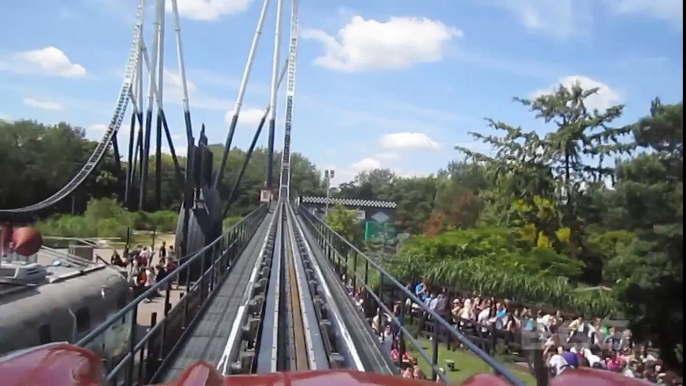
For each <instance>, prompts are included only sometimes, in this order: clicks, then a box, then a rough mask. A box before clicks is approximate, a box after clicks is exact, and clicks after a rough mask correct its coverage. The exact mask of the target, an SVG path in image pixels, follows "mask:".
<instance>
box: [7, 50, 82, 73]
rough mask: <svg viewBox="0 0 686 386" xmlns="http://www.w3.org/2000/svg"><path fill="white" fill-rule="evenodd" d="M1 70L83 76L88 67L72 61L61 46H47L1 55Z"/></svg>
mask: <svg viewBox="0 0 686 386" xmlns="http://www.w3.org/2000/svg"><path fill="white" fill-rule="evenodd" d="M0 70H4V71H9V72H13V73H18V74H40V75H51V76H62V77H67V78H81V77H84V76H86V69H85V68H84V67H83V66H82V65H80V64H76V63H72V62H71V60H69V58H68V57H67V55H66V54H65V53H64V52H62V50H60V49H59V48H55V47H52V46H50V47H46V48H41V49H39V50H32V51H23V52H17V53H14V54H11V55H9V56H7V57H5V58H2V57H0Z"/></svg>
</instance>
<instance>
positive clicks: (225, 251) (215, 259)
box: [76, 204, 267, 385]
mask: <svg viewBox="0 0 686 386" xmlns="http://www.w3.org/2000/svg"><path fill="white" fill-rule="evenodd" d="M266 213H267V206H266V205H264V204H263V205H260V206H259V207H258V208H257V209H255V210H254V211H252V212H251V213H250V214H248V215H247V216H245V217H244V218H243V219H241V221H239V222H238V223H236V224H234V225H233V226H231V227H230V228H229V229H228V230H226V231H225V232H224V233H223V234H222V235H221V236H219V237H218V238H217V239H215V240H214V241H212V242H211V243H209V244H208V245H207V246H205V247H203V248H202V249H200V250H199V251H197V252H195V253H193V254H192V255H190V257H189V258H188V259H187V260H186V261H185V262H184V263H183V264H181V265H180V266H179V267H177V268H176V269H175V270H174V271H172V272H170V273H169V274H168V275H167V276H166V277H165V278H164V279H162V280H160V281H159V282H157V283H156V284H155V285H153V286H151V287H150V288H147V289H146V290H145V291H144V292H143V293H141V294H140V295H138V296H137V297H136V298H135V299H134V300H133V301H131V302H130V303H129V304H127V305H126V306H124V307H123V308H122V309H120V310H119V311H118V312H116V313H115V314H113V315H112V316H110V317H109V318H108V319H107V320H106V321H105V322H103V323H102V324H100V325H99V326H98V327H96V328H95V329H93V330H92V331H90V332H89V333H88V334H87V335H86V336H84V337H83V338H81V339H80V340H79V341H78V342H76V345H77V346H81V347H84V346H88V345H90V344H92V343H93V342H94V341H95V340H96V339H98V338H99V337H100V336H102V335H103V334H104V333H106V332H107V331H109V329H111V328H113V327H116V326H117V325H118V324H121V321H122V320H124V318H126V319H128V318H129V315H130V318H131V320H127V321H126V324H128V325H129V326H130V327H131V329H130V333H129V336H128V348H127V349H126V350H125V351H124V352H125V353H126V355H125V356H124V357H123V358H120V359H118V360H117V361H116V362H115V363H112V365H113V366H114V368H111V369H110V371H109V373H108V376H107V381H108V382H111V383H116V380H117V377H118V376H120V374H119V373H120V372H121V371H122V370H124V369H128V372H127V373H126V376H127V377H126V379H125V381H126V382H125V384H126V385H131V384H133V372H134V364H135V361H136V358H135V357H136V356H137V354H138V353H140V356H141V358H140V359H138V365H139V366H143V362H148V359H151V360H152V361H153V362H154V361H156V360H158V355H159V353H157V354H156V353H155V352H154V351H155V350H152V351H153V352H151V349H150V347H149V346H150V344H153V342H150V340H151V339H152V337H153V336H155V334H161V336H162V338H161V343H160V344H161V346H162V348H160V349H159V351H161V352H162V353H163V355H162V356H163V357H162V358H161V360H162V361H164V360H165V359H166V357H164V352H165V351H169V352H168V354H167V355H171V354H173V351H174V350H175V348H176V346H177V345H178V341H180V339H177V338H178V337H176V338H172V339H171V340H168V339H165V337H166V338H169V337H168V336H167V335H168V328H167V318H166V316H167V315H168V314H170V313H172V312H174V311H176V310H178V309H179V307H182V308H183V309H182V311H183V312H182V315H183V317H182V326H183V328H182V330H183V331H186V330H187V328H189V327H191V326H192V323H193V322H194V321H195V320H196V319H197V315H198V313H197V312H195V311H197V309H196V308H197V307H196V306H192V307H193V309H189V308H190V306H189V302H191V300H189V298H194V299H195V300H197V296H196V295H198V294H199V298H200V304H198V305H197V306H198V307H200V308H202V306H203V305H204V304H206V302H205V300H207V299H209V297H210V296H211V294H212V293H213V292H214V290H215V289H216V288H217V287H216V284H218V283H219V282H220V280H222V278H223V277H224V275H223V274H225V273H226V272H227V271H224V268H223V267H224V266H226V267H227V269H228V267H229V266H233V261H230V262H227V261H226V260H228V259H230V258H229V257H228V256H229V255H231V254H232V253H233V254H234V256H233V257H234V258H237V256H238V255H239V254H240V251H242V249H243V248H244V247H245V245H247V243H248V242H249V240H250V238H251V237H252V235H253V234H254V232H255V231H256V230H257V229H258V227H259V225H260V223H261V222H262V221H261V220H262V219H263V218H264V216H265V215H266ZM224 240H226V241H227V242H226V243H224ZM208 251H211V252H212V261H211V263H207V255H206V253H205V252H208ZM223 263H226V264H223ZM198 265H201V266H202V268H200V270H201V275H200V277H199V278H198V279H197V280H196V282H195V283H192V284H191V281H190V279H187V280H186V294H185V295H186V296H183V297H182V298H181V301H180V302H179V303H177V304H175V305H174V306H173V307H172V306H171V304H170V288H171V283H172V281H173V280H175V279H176V278H177V277H178V276H179V274H180V273H181V272H183V271H184V270H186V272H187V275H190V272H191V269H192V266H196V267H197V266H198ZM217 273H219V275H218V274H217ZM218 276H219V277H218ZM158 291H163V292H166V294H165V302H164V304H165V307H164V308H165V310H164V316H163V318H162V319H161V320H159V321H158V320H157V318H156V313H154V314H153V320H154V321H152V322H151V325H150V326H149V327H150V328H149V329H148V330H147V331H146V332H145V333H144V334H143V336H141V337H140V338H139V339H136V338H137V337H136V335H137V334H136V331H135V330H136V327H137V325H138V320H137V317H138V305H139V304H140V303H142V302H143V301H144V300H145V299H148V298H150V296H152V295H153V294H156V293H158ZM189 314H190V315H191V317H190V318H188V319H190V320H187V316H188V315H189ZM174 315H178V314H177V313H174ZM176 320H177V321H178V319H176ZM173 325H174V324H172V326H173ZM182 337H183V332H182ZM145 346H148V350H145V352H147V353H148V355H147V358H144V355H143V354H144V350H143V349H144V348H145ZM169 347H171V350H168V348H169ZM146 364H149V363H146ZM139 374H142V367H140V368H139ZM153 374H156V373H155V372H153ZM145 375H146V377H150V376H151V375H152V374H149V373H148V372H147V371H146V373H145ZM139 376H140V375H139ZM149 380H150V379H145V381H149ZM139 381H141V379H139Z"/></svg>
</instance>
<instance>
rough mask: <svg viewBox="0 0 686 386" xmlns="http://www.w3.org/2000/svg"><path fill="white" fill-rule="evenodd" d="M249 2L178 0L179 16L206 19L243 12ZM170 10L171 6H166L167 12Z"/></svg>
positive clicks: (235, 0)
mask: <svg viewBox="0 0 686 386" xmlns="http://www.w3.org/2000/svg"><path fill="white" fill-rule="evenodd" d="M251 3H252V0H178V5H179V15H180V16H181V17H185V18H188V19H193V20H206V21H215V20H219V18H220V17H222V16H225V15H233V14H237V13H241V12H244V11H246V10H247V9H248V7H250V4H251ZM171 11H172V8H171V6H169V7H167V12H171Z"/></svg>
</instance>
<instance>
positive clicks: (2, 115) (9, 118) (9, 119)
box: [0, 113, 14, 122]
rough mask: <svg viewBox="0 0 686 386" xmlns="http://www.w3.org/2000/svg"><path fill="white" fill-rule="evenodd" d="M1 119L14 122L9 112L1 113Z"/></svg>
mask: <svg viewBox="0 0 686 386" xmlns="http://www.w3.org/2000/svg"><path fill="white" fill-rule="evenodd" d="M0 121H5V122H12V121H14V119H13V118H12V116H11V115H9V114H3V113H0Z"/></svg>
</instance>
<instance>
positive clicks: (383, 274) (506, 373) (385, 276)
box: [298, 210, 525, 386]
mask: <svg viewBox="0 0 686 386" xmlns="http://www.w3.org/2000/svg"><path fill="white" fill-rule="evenodd" d="M298 212H299V213H304V215H303V216H302V218H304V219H305V220H307V221H308V222H309V223H310V225H311V226H312V228H313V229H314V230H316V231H317V232H318V233H319V234H320V235H321V236H322V237H323V238H324V239H326V238H327V237H326V236H325V235H324V234H323V232H322V231H320V230H319V229H317V225H319V226H320V227H323V229H325V230H326V232H330V234H332V235H334V236H335V238H336V239H337V240H338V242H341V243H343V245H345V246H347V247H348V248H350V249H351V250H352V251H354V252H355V253H356V254H357V256H361V257H362V258H363V259H364V261H363V263H364V264H365V265H367V264H368V265H369V266H371V267H373V268H374V269H376V270H377V271H378V272H379V275H380V276H379V279H380V281H381V282H386V281H388V284H392V285H393V286H395V287H396V289H397V290H400V291H401V293H402V294H403V295H404V296H405V298H409V299H411V300H412V302H414V303H416V304H417V305H418V306H419V307H420V308H421V310H422V311H424V312H425V313H427V314H428V315H430V316H431V318H432V320H433V321H434V323H437V324H439V325H440V326H441V327H442V328H444V329H445V330H446V331H447V332H448V333H450V334H451V335H453V336H454V337H455V338H456V339H457V340H458V341H459V342H460V343H462V344H463V345H464V346H466V347H467V348H468V349H469V350H470V351H471V352H473V353H474V354H475V355H476V356H478V357H479V358H480V359H481V360H483V361H484V362H486V363H487V364H488V365H489V366H491V367H492V368H493V369H494V370H495V371H496V372H498V373H499V374H501V375H502V376H503V377H505V379H507V381H508V382H510V383H511V384H513V385H517V386H524V385H525V383H524V382H523V381H522V380H521V379H519V378H517V377H516V376H514V375H513V374H512V373H511V371H510V370H509V369H507V367H505V366H504V365H503V364H501V363H499V362H498V361H496V360H495V359H494V358H492V357H491V356H490V355H488V354H487V353H486V352H484V351H483V350H481V348H479V347H478V346H477V345H475V344H474V343H473V342H472V341H471V340H469V339H468V338H467V337H465V336H464V335H462V333H461V332H459V331H458V330H457V329H456V328H454V327H453V326H451V325H450V324H449V323H448V322H447V321H446V320H445V319H443V318H442V317H441V316H440V315H438V314H437V313H436V312H435V311H433V310H431V309H430V308H429V307H428V306H427V305H426V304H424V302H422V301H421V300H419V299H418V298H417V297H416V296H415V295H414V294H413V293H412V292H410V291H409V290H408V289H407V288H405V286H404V285H403V284H402V283H400V282H399V281H398V280H396V279H395V278H394V277H393V276H391V274H389V273H388V272H387V271H386V270H385V269H383V268H382V267H381V266H380V265H379V264H377V263H376V262H375V261H373V260H372V259H370V258H369V257H367V256H366V255H365V254H364V253H363V252H362V251H360V250H359V249H358V248H357V247H356V246H355V245H353V244H351V243H350V242H349V241H348V240H346V239H345V238H344V237H343V236H341V235H340V234H339V233H338V232H336V231H335V230H333V229H332V228H331V227H329V225H328V224H326V223H325V222H324V221H323V220H321V219H320V218H318V217H317V216H315V215H314V214H312V213H310V212H309V211H307V210H302V211H298ZM312 219H314V221H313V220H312ZM327 241H328V240H327ZM330 247H331V248H332V249H333V250H334V251H335V252H336V253H337V254H339V255H340V252H339V251H338V250H337V249H336V248H335V247H334V246H333V245H330ZM346 265H347V263H346ZM346 268H347V267H346ZM346 276H347V272H346ZM364 286H365V289H366V290H367V293H368V294H369V295H371V296H372V297H374V298H375V299H374V300H375V301H377V303H378V304H379V307H380V308H381V307H383V308H385V309H386V311H387V312H388V309H387V308H386V307H385V305H384V304H383V303H382V302H381V299H380V296H377V295H376V294H374V293H373V291H372V290H371V288H369V287H368V286H367V283H364ZM390 314H391V315H392V314H393V313H392V312H390ZM392 318H393V319H394V320H393V322H394V323H396V324H397V325H398V326H399V327H401V329H402V330H404V331H403V333H404V334H405V335H409V333H408V332H407V330H405V329H404V327H403V326H402V324H401V323H400V322H399V321H398V320H397V319H396V318H395V317H394V316H393V315H392ZM411 343H413V344H415V343H418V342H416V341H413V339H411ZM436 344H437V343H434V345H436ZM420 348H421V347H420ZM435 348H436V347H435ZM420 353H421V354H424V352H423V350H420ZM434 355H436V354H435V353H434ZM422 356H424V355H422ZM433 366H434V364H432V367H433ZM434 371H435V370H434ZM439 377H440V376H439Z"/></svg>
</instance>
